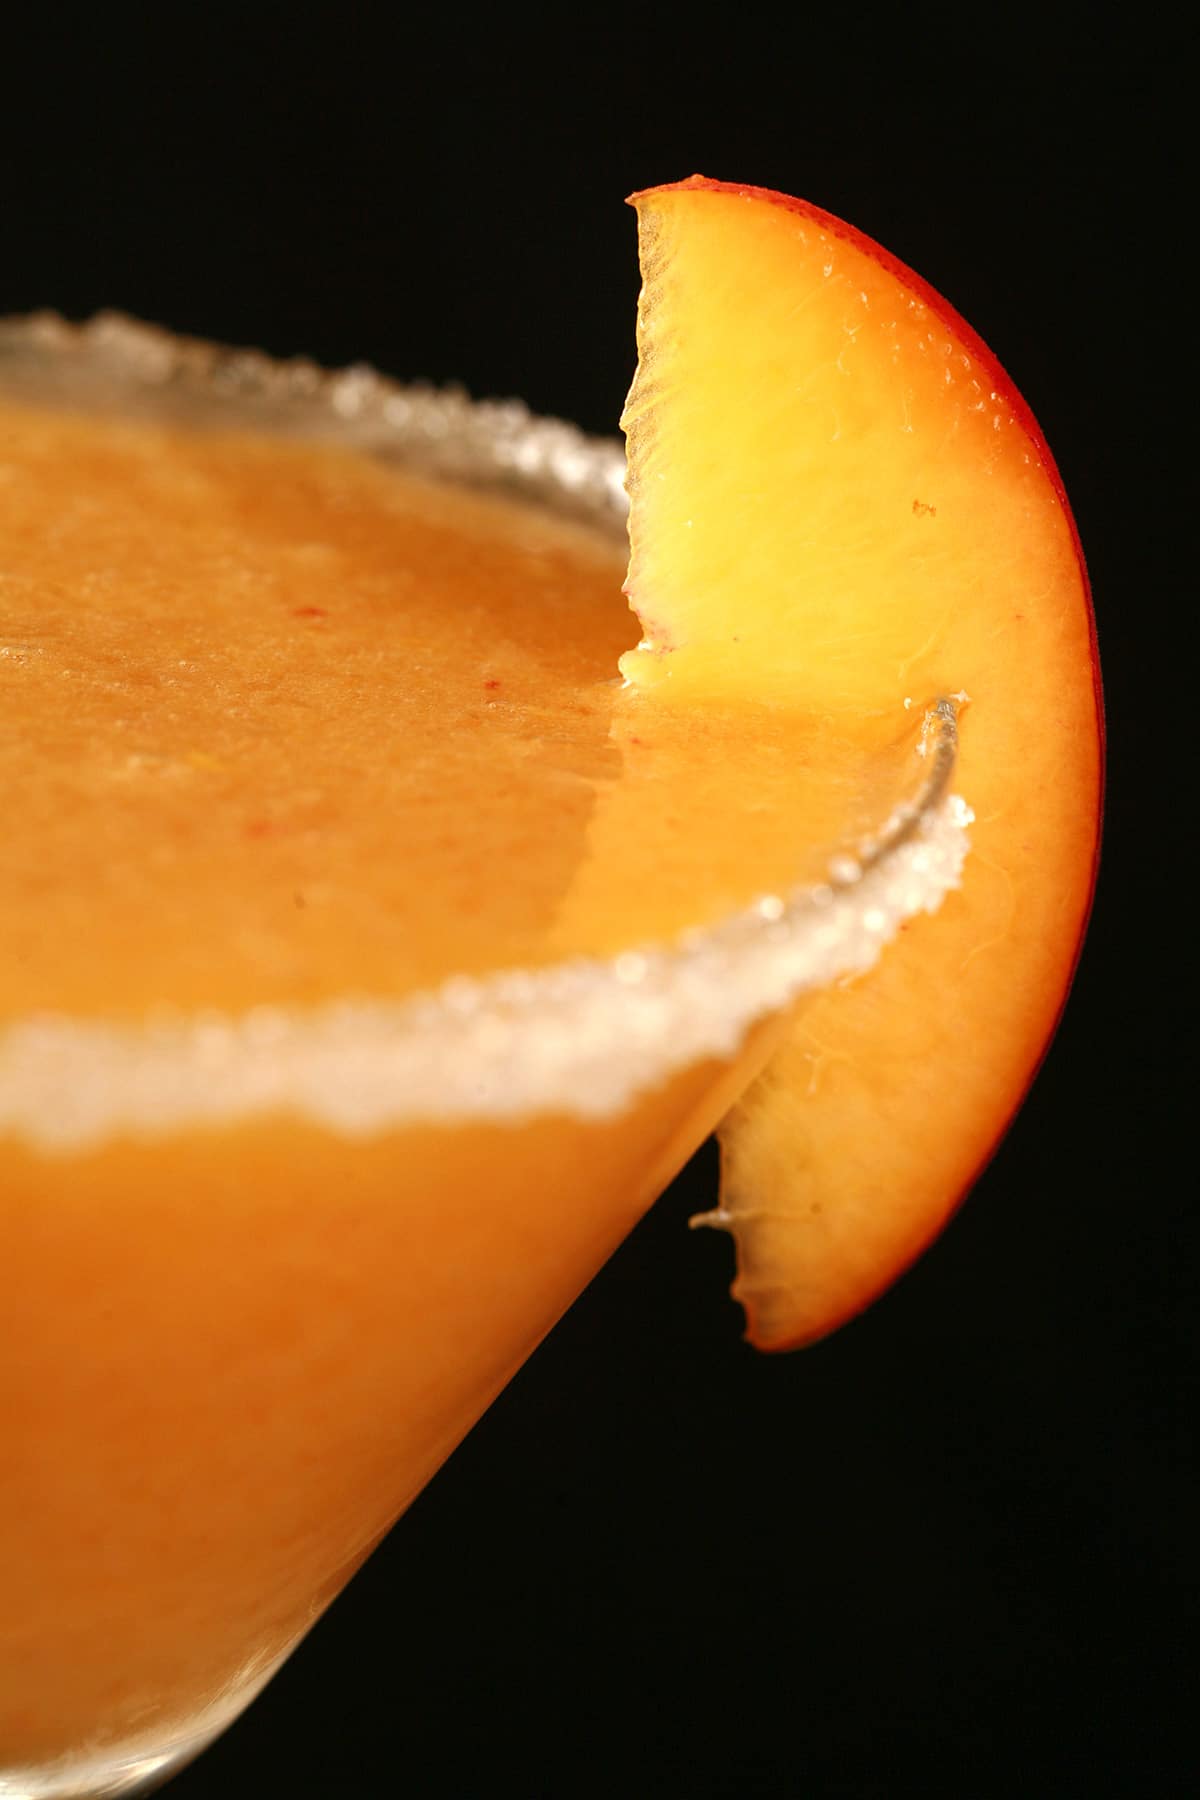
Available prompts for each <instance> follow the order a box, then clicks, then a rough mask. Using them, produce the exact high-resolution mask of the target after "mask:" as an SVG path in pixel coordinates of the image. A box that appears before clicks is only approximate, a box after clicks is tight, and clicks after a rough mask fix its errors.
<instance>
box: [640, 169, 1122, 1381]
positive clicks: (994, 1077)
mask: <svg viewBox="0 0 1200 1800" xmlns="http://www.w3.org/2000/svg"><path fill="white" fill-rule="evenodd" d="M633 204H634V205H635V206H636V207H637V211H638V220H639V231H640V244H641V258H642V269H643V280H644V285H643V291H642V299H641V304H640V308H639V329H638V345H639V366H638V372H637V375H636V378H635V380H634V383H633V387H632V390H631V393H630V397H629V402H628V406H627V409H626V413H625V418H624V421H623V423H624V426H625V430H626V433H627V437H628V451H629V488H630V499H631V519H630V536H631V548H632V554H631V562H630V575H629V583H628V592H629V595H630V599H631V603H632V605H633V607H634V609H635V610H636V612H637V613H638V615H639V617H640V620H641V623H642V627H643V633H644V636H643V641H642V643H641V644H640V645H639V647H638V649H637V650H635V651H633V652H631V653H630V654H629V655H628V656H626V657H625V658H624V659H623V662H622V667H623V670H624V672H625V675H626V677H627V679H628V680H629V681H630V682H631V683H633V684H635V685H636V686H639V687H642V688H646V689H653V690H654V692H655V700H656V703H659V704H666V705H671V704H674V703H675V702H676V701H679V702H681V703H687V704H689V705H695V704H698V703H701V704H702V703H703V701H704V699H705V698H706V697H709V696H711V697H713V698H716V697H718V696H719V697H720V699H721V701H722V703H723V704H728V703H729V702H730V701H732V700H734V699H736V697H737V696H739V695H744V696H747V697H749V696H753V697H754V699H755V700H756V702H758V703H759V704H761V702H762V700H763V699H764V697H766V698H769V699H770V700H771V702H772V703H773V704H775V705H777V706H779V707H782V708H788V707H802V708H805V709H809V710H811V711H812V712H813V713H814V714H816V715H817V716H820V717H822V718H830V719H836V721H837V722H838V724H839V726H840V728H841V729H843V730H845V729H853V722H854V721H855V720H856V719H857V720H861V721H863V722H864V730H865V729H866V722H867V721H872V722H873V723H874V725H875V728H877V726H878V721H879V719H880V718H881V717H888V716H891V715H893V714H894V715H895V716H896V718H897V719H898V720H899V719H901V718H902V717H903V709H905V708H906V707H908V708H911V707H913V706H923V705H925V704H926V703H928V702H929V701H931V700H933V699H935V698H937V697H938V696H944V695H962V696H963V697H964V704H963V705H962V708H961V720H960V752H959V765H958V768H957V771H956V774H955V787H956V789H957V791H958V792H959V793H961V794H962V796H963V797H964V798H965V799H966V801H967V802H968V804H969V805H970V807H971V808H972V809H973V811H974V813H975V821H976V822H975V824H974V827H973V829H972V851H971V854H970V855H969V856H968V859H967V866H966V871H965V875H964V880H963V885H962V888H961V891H959V892H958V893H956V894H953V895H951V896H950V898H949V899H948V900H947V902H946V904H945V905H944V906H943V908H942V910H941V911H940V912H939V913H938V915H937V916H936V917H933V918H924V917H923V918H921V919H919V920H917V921H914V922H913V923H912V924H911V925H910V926H909V927H908V928H907V930H906V931H905V932H904V933H903V935H902V937H901V939H900V940H899V941H898V942H897V943H895V944H894V945H893V946H892V947H891V948H890V950H888V951H887V952H885V954H884V956H883V958H882V960H881V962H880V963H879V965H878V966H877V967H876V969H875V970H874V971H873V972H872V973H871V974H870V975H868V976H865V977H863V978H862V979H861V980H859V981H857V982H854V983H852V984H850V985H848V986H845V987H841V988H835V989H834V990H833V991H830V992H827V993H824V994H821V995H819V996H818V997H816V998H813V999H810V1000H807V1001H805V1002H804V1003H802V1005H801V1006H800V1008H799V1009H798V1010H797V1013H796V1015H795V1018H794V1020H793V1021H792V1023H791V1025H790V1027H789V1031H788V1035H787V1038H786V1040H785V1041H784V1042H783V1044H782V1045H781V1046H780V1048H779V1049H778V1050H777V1051H776V1052H775V1054H774V1055H773V1057H772V1060H771V1061H770V1063H769V1064H768V1066H767V1067H766V1069H765V1070H764V1072H763V1074H762V1075H761V1076H760V1078H759V1079H758V1080H757V1082H756V1083H755V1084H754V1085H753V1086H752V1087H751V1089H750V1090H749V1092H748V1093H747V1094H746V1095H745V1096H744V1098H743V1099H742V1100H741V1101H740V1102H739V1103H738V1104H737V1106H736V1107H735V1108H734V1109H733V1111H732V1112H731V1113H730V1114H729V1116H728V1118H727V1119H726V1121H725V1123H724V1126H723V1128H722V1131H721V1142H722V1151H723V1156H722V1162H723V1171H722V1189H721V1204H720V1210H719V1212H718V1213H717V1214H716V1215H710V1216H709V1219H708V1221H707V1222H717V1223H721V1224H727V1225H728V1226H729V1227H730V1229H731V1230H732V1231H733V1234H734V1237H735V1239H736V1244H737V1255H738V1265H739V1274H738V1279H737V1282H736V1284H735V1287H734V1293H735V1294H736V1295H737V1297H738V1298H739V1299H740V1300H741V1301H742V1302H743V1304H744V1306H745V1308H746V1312H747V1317H748V1329H749V1336H750V1338H751V1340H752V1341H753V1342H754V1343H755V1344H757V1345H759V1346H761V1347H763V1348H768V1349H782V1348H786V1347H789V1346H793V1345H798V1344H803V1343H807V1342H810V1341H811V1340H812V1339H814V1338H817V1337H820V1336H822V1335H823V1334H824V1333H826V1332H828V1331H829V1330H831V1329H832V1328H833V1327H835V1326H836V1325H838V1324H840V1323H841V1322H842V1321H843V1320H845V1319H847V1318H849V1317H850V1316H851V1315H853V1314H854V1313H856V1312H857V1311H859V1310H860V1309H861V1308H862V1307H863V1306H865V1305H866V1304H867V1303H868V1302H869V1301H870V1300H871V1299H873V1298H874V1297H875V1296H876V1295H877V1294H878V1293H879V1292H880V1291H881V1290H882V1289H883V1288H884V1287H885V1286H886V1285H887V1284H888V1283H889V1282H890V1281H891V1280H892V1279H893V1278H894V1277H895V1276H896V1275H897V1274H898V1273H899V1272H900V1271H901V1270H903V1269H904V1268H905V1267H906V1266H907V1265H908V1264H909V1263H910V1262H911V1261H912V1259H913V1258H914V1257H915V1256H917V1255H918V1254H919V1253H920V1251H921V1250H922V1249H924V1248H925V1246H926V1245H927V1244H928V1243H929V1242H930V1240H931V1239H932V1238H933V1237H934V1236H935V1235H936V1234H937V1232H938V1231H939V1230H940V1229H941V1227H942V1226H943V1225H944V1224H945V1222H946V1220H947V1218H948V1217H949V1216H950V1214H951V1212H952V1210H953V1209H954V1206H955V1204H956V1202H957V1201H958V1200H959V1198H960V1197H961V1196H962V1195H963V1194H964V1193H965V1192H966V1191H967V1189H968V1188H969V1187H970V1185H971V1183H972V1181H973V1180H974V1179H975V1177H976V1176H977V1175H978V1173H979V1171H980V1169H981V1167H982V1165H983V1164H984V1163H985V1162H986V1160H987V1158H988V1157H989V1156H990V1154H991V1153H992V1151H993V1150H994V1148H995V1146H996V1143H997V1141H998V1139H999V1137H1000V1136H1001V1134H1002V1132H1003V1130H1004V1128H1005V1126H1006V1124H1007V1122H1008V1121H1009V1120H1010V1119H1011V1117H1012V1115H1013V1113H1014V1112H1015V1110H1016V1108H1017V1107H1018V1105H1019V1104H1020V1101H1021V1099H1022V1096H1023V1094H1024V1092H1025V1090H1026V1089H1027V1087H1028V1085H1029V1082H1030V1080H1031V1079H1032V1076H1033V1073H1034V1071H1035V1070H1036V1068H1037V1065H1038V1063H1039V1061H1040V1059H1041V1057H1042V1055H1043V1053H1044V1051H1045V1049H1046V1046H1047V1043H1048V1040H1049V1038H1050V1036H1051V1034H1052V1032H1053V1030H1054V1026H1055V1024H1056V1021H1057V1019H1058V1016H1059V1012H1060V1010H1061V1008H1062V1005H1063V1002H1064V999H1065V996H1066V992H1067V988H1068V986H1069V983H1070V980H1071V976H1072V973H1073V970H1074V966H1075V962H1076V959H1077V956H1078V952H1079V947H1080V942H1081V938H1082V934H1083V931H1084V928H1085V925H1086V920H1087V914H1088V909H1089V905H1090V900H1091V894H1092V888H1093V883H1094V878H1095V868H1096V856H1097V845H1098V837H1099V817H1100V799H1101V783H1102V761H1103V749H1102V713H1101V699H1100V685H1099V668H1098V662H1097V656H1096V647H1095V637H1094V629H1093V622H1092V613H1091V605H1090V598H1089V591H1088V584H1087V577H1086V573H1085V569H1084V563H1083V557H1082V553H1081V550H1080V546H1079V540H1078V536H1077V534H1076V531H1075V527H1074V524H1073V521H1072V518H1071V514H1070V510H1069V507H1068V505H1067V499H1066V495H1065V493H1064V491H1063V486H1062V482H1061V480H1060V478H1059V475H1058V472H1057V470H1056V468H1055V466H1054V462H1053V460H1052V458H1051V456H1050V453H1049V450H1048V449H1047V447H1046V444H1045V441H1044V439H1043V437H1042V435H1041V433H1040V431H1039V429H1038V426H1037V424H1036V422H1035V420H1034V418H1033V416H1032V414H1031V412H1030V411H1029V408H1028V407H1027V406H1026V405H1025V403H1024V401H1023V400H1022V399H1021V397H1020V396H1019V394H1018V393H1017V392H1016V390H1015V388H1014V387H1013V385H1012V383H1011V381H1010V380H1009V379H1008V377H1007V376H1006V375H1005V374H1004V372H1003V370H1002V369H1001V368H1000V365H999V364H998V362H997V361H996V359H995V357H994V356H993V355H992V353H991V352H990V351H989V350H988V349H987V348H986V346H985V345H984V344H983V343H981V342H980V340H979V338H978V337H976V335H975V334H974V332H972V331H971V329H970V328H969V327H968V326H967V325H966V324H965V323H964V322H963V321H962V320H961V319H960V318H959V317H958V315H957V314H956V313H955V312H954V311H953V309H952V308H951V307H950V306H949V305H947V303H946V302H945V301H944V300H942V299H941V298H940V297H939V296H938V295H937V294H935V293H934V292H933V291H932V289H930V288H929V287H928V286H927V285H926V284H925V283H924V282H923V281H921V280H920V278H919V277H918V276H916V275H914V274H913V273H912V272H911V271H910V270H909V269H907V268H905V267H904V265H903V264H902V263H900V262H898V261H897V259H896V258H895V257H894V256H891V255H890V254H889V253H888V252H887V251H885V250H882V249H881V248H880V247H879V246H878V245H877V244H874V243H872V242H871V241H870V240H869V239H868V238H865V237H864V236H862V234H861V233H859V232H857V231H854V230H853V229H852V228H850V227H849V226H847V225H844V224H842V223H841V222H840V221H839V220H837V219H834V218H832V217H831V216H830V215H829V214H827V213H824V212H821V211H820V210H819V209H818V208H816V207H814V206H811V205H809V204H807V203H806V202H803V201H799V200H792V199H788V198H785V197H784V196H782V195H779V194H774V193H769V192H767V191H765V190H763V189H761V188H748V187H736V186H730V185H727V184H725V183H720V182H715V181H709V180H706V179H704V178H703V177H700V176H694V177H693V178H692V179H691V180H689V181H685V182H682V183H680V184H678V185H675V186H669V187H662V188H656V189H652V190H650V191H648V192H646V193H643V194H640V195H637V196H636V197H635V199H634V202H633Z"/></svg>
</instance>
